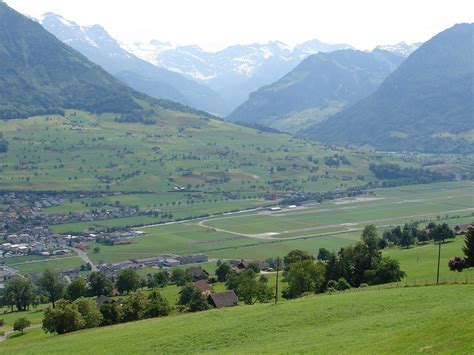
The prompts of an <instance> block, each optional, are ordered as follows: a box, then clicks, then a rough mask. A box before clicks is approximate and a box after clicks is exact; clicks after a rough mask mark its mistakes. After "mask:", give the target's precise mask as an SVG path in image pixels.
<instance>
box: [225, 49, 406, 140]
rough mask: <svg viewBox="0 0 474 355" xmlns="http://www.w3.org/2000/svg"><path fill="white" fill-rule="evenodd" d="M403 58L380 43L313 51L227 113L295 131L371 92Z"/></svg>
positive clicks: (233, 116)
mask: <svg viewBox="0 0 474 355" xmlns="http://www.w3.org/2000/svg"><path fill="white" fill-rule="evenodd" d="M403 60H404V58H403V57H401V56H399V55H395V54H393V53H391V52H387V51H382V50H379V49H376V50H374V51H372V52H362V51H357V50H353V49H346V50H339V51H335V52H330V53H318V54H312V55H310V56H309V57H307V58H306V59H304V60H303V61H302V62H301V63H300V64H299V65H298V66H297V67H296V68H295V69H293V70H292V71H291V72H289V73H288V74H286V75H285V76H283V77H282V78H281V79H280V80H278V81H276V82H275V83H272V84H270V85H267V86H264V87H262V88H260V89H259V90H257V91H256V92H254V93H252V94H250V97H249V99H248V100H247V101H246V102H244V103H243V104H242V105H240V106H239V107H237V109H236V110H235V111H233V112H232V113H231V114H230V115H229V116H228V117H227V118H228V119H229V120H231V121H236V122H237V121H238V122H245V123H250V124H258V125H266V126H270V127H273V128H277V129H280V130H284V131H289V132H293V133H295V132H297V131H300V130H302V129H304V128H307V127H308V126H310V125H311V124H313V123H315V122H321V121H323V120H325V119H327V118H328V117H329V116H331V115H334V114H335V113H337V112H338V111H340V110H342V109H343V108H344V107H346V106H348V105H351V104H354V103H356V102H357V101H359V100H361V99H363V98H364V97H366V96H368V95H369V94H371V93H372V92H373V91H375V90H376V89H377V87H378V85H379V84H380V83H381V82H382V81H383V79H385V78H386V77H387V76H388V75H389V74H390V73H391V72H392V71H393V70H395V69H396V68H397V67H398V65H400V63H401V62H402V61H403Z"/></svg>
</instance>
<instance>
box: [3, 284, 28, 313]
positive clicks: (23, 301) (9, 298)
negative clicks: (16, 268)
mask: <svg viewBox="0 0 474 355" xmlns="http://www.w3.org/2000/svg"><path fill="white" fill-rule="evenodd" d="M35 292H36V287H35V285H34V284H33V282H31V280H30V279H27V278H24V277H14V278H12V279H10V280H8V281H7V282H6V284H5V291H4V293H3V299H2V303H3V304H4V305H5V306H10V307H12V309H13V306H15V307H16V309H17V310H18V311H24V310H26V309H28V307H29V306H30V305H31V304H32V303H33V302H34V300H35Z"/></svg>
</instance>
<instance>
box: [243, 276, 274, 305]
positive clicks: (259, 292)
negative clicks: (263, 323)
mask: <svg viewBox="0 0 474 355" xmlns="http://www.w3.org/2000/svg"><path fill="white" fill-rule="evenodd" d="M236 294H237V296H238V297H239V299H241V300H242V301H244V302H245V304H255V303H256V302H257V301H258V302H261V303H264V302H268V301H270V300H271V299H272V297H273V289H272V288H271V287H269V286H268V285H267V284H266V283H265V282H259V281H257V280H256V279H255V277H253V278H249V277H247V278H243V279H242V281H241V283H239V284H238V286H237V290H236Z"/></svg>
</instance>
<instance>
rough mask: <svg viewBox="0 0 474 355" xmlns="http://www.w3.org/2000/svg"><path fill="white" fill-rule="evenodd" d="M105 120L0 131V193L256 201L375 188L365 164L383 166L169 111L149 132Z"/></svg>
mask: <svg viewBox="0 0 474 355" xmlns="http://www.w3.org/2000/svg"><path fill="white" fill-rule="evenodd" d="M114 118H115V117H114V116H113V115H110V114H105V115H102V116H100V117H97V116H95V115H91V114H88V113H85V112H80V111H73V110H70V111H67V113H66V116H65V117H61V116H54V115H51V116H48V117H35V118H30V119H27V120H9V121H4V122H0V129H1V131H2V132H3V134H4V136H5V138H6V139H7V140H8V141H10V142H12V144H10V146H9V151H8V153H7V154H3V155H2V157H1V159H2V175H1V176H0V188H1V189H11V190H13V189H14V190H23V189H29V190H82V191H88V190H106V189H110V190H111V191H123V192H127V191H128V192H135V193H138V194H139V195H140V193H143V192H146V193H161V194H162V195H160V196H155V197H156V199H157V200H156V201H155V200H148V201H147V203H149V204H156V203H158V205H160V204H161V203H163V202H164V203H166V202H168V203H170V202H173V201H175V202H178V201H183V200H190V199H194V200H201V201H209V200H212V201H214V200H215V199H218V200H220V199H222V197H223V194H222V192H223V191H232V192H233V193H235V194H237V195H239V196H240V197H246V198H247V197H252V196H255V195H259V194H263V193H265V192H266V191H267V189H268V187H269V186H270V185H271V184H277V185H280V188H281V190H282V191H284V190H288V189H290V188H296V189H305V190H306V191H328V190H331V189H333V188H335V187H345V186H354V185H360V184H362V183H363V181H361V180H359V179H357V176H359V175H360V176H365V178H366V181H371V180H373V179H374V178H373V175H372V174H371V173H370V172H369V170H368V162H369V160H374V161H385V158H384V156H383V155H381V154H376V153H375V152H372V153H370V152H365V151H364V152H355V151H350V150H344V149H340V148H329V147H326V146H323V145H321V144H317V143H314V142H309V141H305V140H300V139H296V138H292V137H291V136H289V135H286V134H273V133H265V132H259V131H256V130H253V129H250V128H245V127H240V126H236V125H233V124H230V123H227V122H223V121H219V120H210V119H207V118H201V117H197V116H193V115H189V114H183V113H181V114H178V113H176V112H171V111H170V112H164V113H162V115H161V117H159V120H158V123H157V124H156V125H151V126H150V125H149V126H147V125H143V124H125V123H116V122H114ZM336 153H338V154H344V155H346V156H347V158H348V159H349V161H350V163H351V165H350V166H349V165H342V166H340V167H339V168H336V167H332V168H330V167H328V166H326V165H325V164H324V157H326V156H332V155H334V154H336ZM308 156H311V161H309V160H308ZM388 158H389V157H388V156H387V159H388ZM390 159H392V160H393V158H390ZM412 164H415V165H416V164H417V162H415V161H414V162H413V163H412ZM272 168H273V169H272ZM277 168H278V169H277ZM271 169H272V171H273V172H272V173H269V170H271ZM311 176H314V178H313V180H311V179H309V178H310V177H311ZM343 176H345V177H346V179H344V181H343V179H342V177H343ZM349 177H352V179H349ZM274 180H278V181H279V182H274ZM175 186H189V187H190V188H191V189H192V190H193V191H195V190H198V191H199V194H200V195H201V196H194V197H193V196H187V195H186V194H184V193H171V195H167V194H166V193H167V192H168V191H170V190H172V189H173V188H174V187H175ZM278 188H279V187H278V186H277V187H276V189H278ZM164 195H165V196H164ZM141 197H142V196H141V195H140V198H139V199H140V200H142V198H141ZM68 208H77V206H72V207H71V206H68Z"/></svg>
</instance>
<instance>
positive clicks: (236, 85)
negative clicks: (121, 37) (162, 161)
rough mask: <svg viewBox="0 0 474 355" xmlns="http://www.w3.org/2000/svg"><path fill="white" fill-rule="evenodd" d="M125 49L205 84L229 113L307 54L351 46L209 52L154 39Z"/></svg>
mask: <svg viewBox="0 0 474 355" xmlns="http://www.w3.org/2000/svg"><path fill="white" fill-rule="evenodd" d="M126 48H127V50H128V51H129V52H131V53H133V54H135V55H136V56H138V57H140V58H142V59H144V60H147V61H149V62H150V63H152V64H154V65H157V66H159V67H163V68H167V69H169V70H172V71H176V72H178V73H181V74H183V75H185V76H187V77H190V78H193V79H194V80H198V81H200V82H202V83H205V84H206V85H208V86H209V87H210V88H212V89H213V90H215V91H216V92H218V93H219V94H220V95H221V96H222V97H223V98H224V100H225V101H226V104H227V106H228V108H229V111H228V112H230V110H231V109H233V108H235V107H236V106H237V105H239V104H241V103H242V102H244V101H245V100H246V99H247V98H248V95H249V94H250V93H251V92H252V91H255V90H257V89H258V88H260V87H261V86H263V85H266V84H269V83H271V82H273V81H275V80H277V79H278V78H280V77H281V76H283V75H284V74H286V73H287V72H289V71H290V70H291V69H293V68H294V67H295V66H296V65H297V64H298V63H299V62H301V60H303V59H304V58H306V57H307V56H308V55H311V54H314V53H318V52H330V51H334V50H339V49H346V48H351V46H350V45H348V44H327V43H323V42H321V41H318V40H312V41H308V42H305V43H303V44H301V45H298V46H296V47H295V48H294V49H291V48H290V47H288V46H287V45H286V44H284V43H282V42H278V41H274V42H269V43H266V44H259V43H254V44H249V45H235V46H230V47H227V48H225V49H223V50H220V51H217V52H208V51H204V50H202V49H201V48H200V47H199V46H196V45H191V46H178V47H173V46H172V45H171V44H170V43H167V42H161V41H158V40H153V41H150V42H148V43H140V42H138V43H135V44H133V45H129V46H127V47H126ZM228 112H227V113H228Z"/></svg>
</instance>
